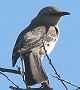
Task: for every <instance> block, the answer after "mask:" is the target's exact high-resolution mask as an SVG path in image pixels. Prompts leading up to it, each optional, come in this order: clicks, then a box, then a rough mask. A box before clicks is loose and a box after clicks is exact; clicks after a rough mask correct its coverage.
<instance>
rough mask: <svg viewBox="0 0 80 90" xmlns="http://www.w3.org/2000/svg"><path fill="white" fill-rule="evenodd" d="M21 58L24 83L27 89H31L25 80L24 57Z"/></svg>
mask: <svg viewBox="0 0 80 90" xmlns="http://www.w3.org/2000/svg"><path fill="white" fill-rule="evenodd" d="M20 58H21V64H22V73H21V75H22V78H23V81H24V83H25V85H26V88H29V87H28V85H27V83H26V80H25V74H24V64H23V57H22V55H20Z"/></svg>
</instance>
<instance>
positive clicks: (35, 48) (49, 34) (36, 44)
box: [12, 6, 70, 86]
mask: <svg viewBox="0 0 80 90" xmlns="http://www.w3.org/2000/svg"><path fill="white" fill-rule="evenodd" d="M69 14H70V13H68V12H62V11H61V10H59V9H58V8H56V7H52V6H49V7H45V8H43V9H42V10H41V11H40V12H39V13H38V15H37V16H36V17H35V18H34V19H33V20H32V21H31V24H30V25H29V26H28V27H27V28H26V29H24V30H23V31H22V32H21V33H20V34H19V36H18V38H17V41H16V43H15V46H14V49H13V54H12V66H15V64H16V62H17V59H18V58H19V57H20V56H22V58H23V59H24V64H25V80H26V82H27V85H28V86H31V85H34V84H38V83H42V84H43V85H44V83H45V82H47V81H48V76H47V75H46V73H45V71H44V69H43V67H42V63H41V60H42V59H43V57H45V55H46V53H47V54H49V53H50V52H51V51H52V50H53V48H54V46H55V44H56V42H57V40H58V37H59V29H58V23H59V21H60V19H61V17H62V16H64V15H69ZM43 43H44V46H45V49H46V53H45V50H44V46H43ZM46 85H48V84H46Z"/></svg>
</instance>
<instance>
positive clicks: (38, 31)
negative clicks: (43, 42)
mask: <svg viewBox="0 0 80 90" xmlns="http://www.w3.org/2000/svg"><path fill="white" fill-rule="evenodd" d="M45 33H46V27H45V26H38V27H36V26H35V28H34V27H31V26H29V27H28V28H26V29H25V30H23V31H22V32H21V33H20V35H19V36H18V39H17V41H16V44H15V46H14V49H13V54H12V64H13V66H14V65H15V64H16V61H17V59H18V58H19V56H20V53H19V52H18V51H19V50H22V52H21V53H25V52H28V50H31V49H33V48H34V47H35V45H36V44H37V43H38V41H39V40H40V39H41V38H42V37H43V35H44V34H45Z"/></svg>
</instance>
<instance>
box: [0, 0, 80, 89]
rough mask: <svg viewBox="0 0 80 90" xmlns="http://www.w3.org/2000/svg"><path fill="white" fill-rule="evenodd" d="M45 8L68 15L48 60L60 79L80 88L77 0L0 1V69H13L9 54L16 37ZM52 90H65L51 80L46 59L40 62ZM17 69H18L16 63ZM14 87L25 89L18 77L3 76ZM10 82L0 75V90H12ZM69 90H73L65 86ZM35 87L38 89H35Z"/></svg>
mask: <svg viewBox="0 0 80 90" xmlns="http://www.w3.org/2000/svg"><path fill="white" fill-rule="evenodd" d="M46 6H56V7H58V8H60V9H61V10H62V11H67V12H70V15H69V16H64V17H63V18H62V20H61V22H60V24H59V29H60V37H59V39H58V41H57V44H56V45H55V48H54V50H53V51H52V52H51V54H50V55H49V57H50V58H51V60H52V63H53V65H54V66H55V68H56V70H57V72H58V74H59V75H60V76H61V78H62V79H65V80H67V81H70V82H72V83H74V84H76V85H78V86H80V27H79V26H80V10H79V9H80V0H0V67H2V68H9V69H17V68H16V67H14V68H13V67H12V58H11V57H12V50H13V47H14V44H15V41H16V39H17V37H18V35H19V33H20V32H21V31H22V30H23V29H25V28H26V27H27V26H28V25H29V24H30V22H31V20H32V19H33V18H34V17H36V15H37V14H38V12H39V11H40V10H41V9H42V8H44V7H46ZM42 63H43V66H44V68H45V71H46V73H47V75H48V77H49V80H50V85H51V87H52V88H53V89H54V90H66V89H65V88H64V86H63V85H62V84H61V82H60V81H59V80H57V79H55V78H53V77H52V76H51V75H50V74H52V75H54V76H56V75H55V73H54V70H53V69H52V68H51V66H50V65H49V63H48V60H47V58H44V60H43V61H42ZM16 65H18V66H19V65H20V60H18V62H17V64H16ZM5 74H6V75H7V76H8V77H9V78H10V79H11V80H12V81H13V82H14V83H15V84H17V85H18V86H19V87H21V88H25V85H24V83H23V81H22V78H21V76H20V75H14V74H11V73H5ZM11 85H12V83H11V82H9V81H8V80H7V79H6V78H5V77H4V76H3V75H1V74H0V90H11V89H9V86H11ZM66 85H67V87H68V88H69V90H75V89H76V88H75V87H73V86H71V85H68V84H66ZM34 87H39V85H35V86H34Z"/></svg>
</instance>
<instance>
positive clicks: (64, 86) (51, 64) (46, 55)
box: [42, 40, 68, 90]
mask: <svg viewBox="0 0 80 90" xmlns="http://www.w3.org/2000/svg"><path fill="white" fill-rule="evenodd" d="M42 42H43V48H44V51H45V54H46V57H47V59H48V60H49V64H50V65H51V67H52V68H53V70H54V72H55V74H56V75H57V77H59V78H60V75H59V74H58V72H57V71H56V68H55V67H54V65H53V64H52V62H51V59H50V58H49V56H48V54H47V51H46V48H45V45H44V41H43V40H42ZM60 81H61V83H62V84H63V85H64V87H65V88H66V90H68V88H67V86H66V85H65V83H64V82H63V81H62V80H60Z"/></svg>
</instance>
